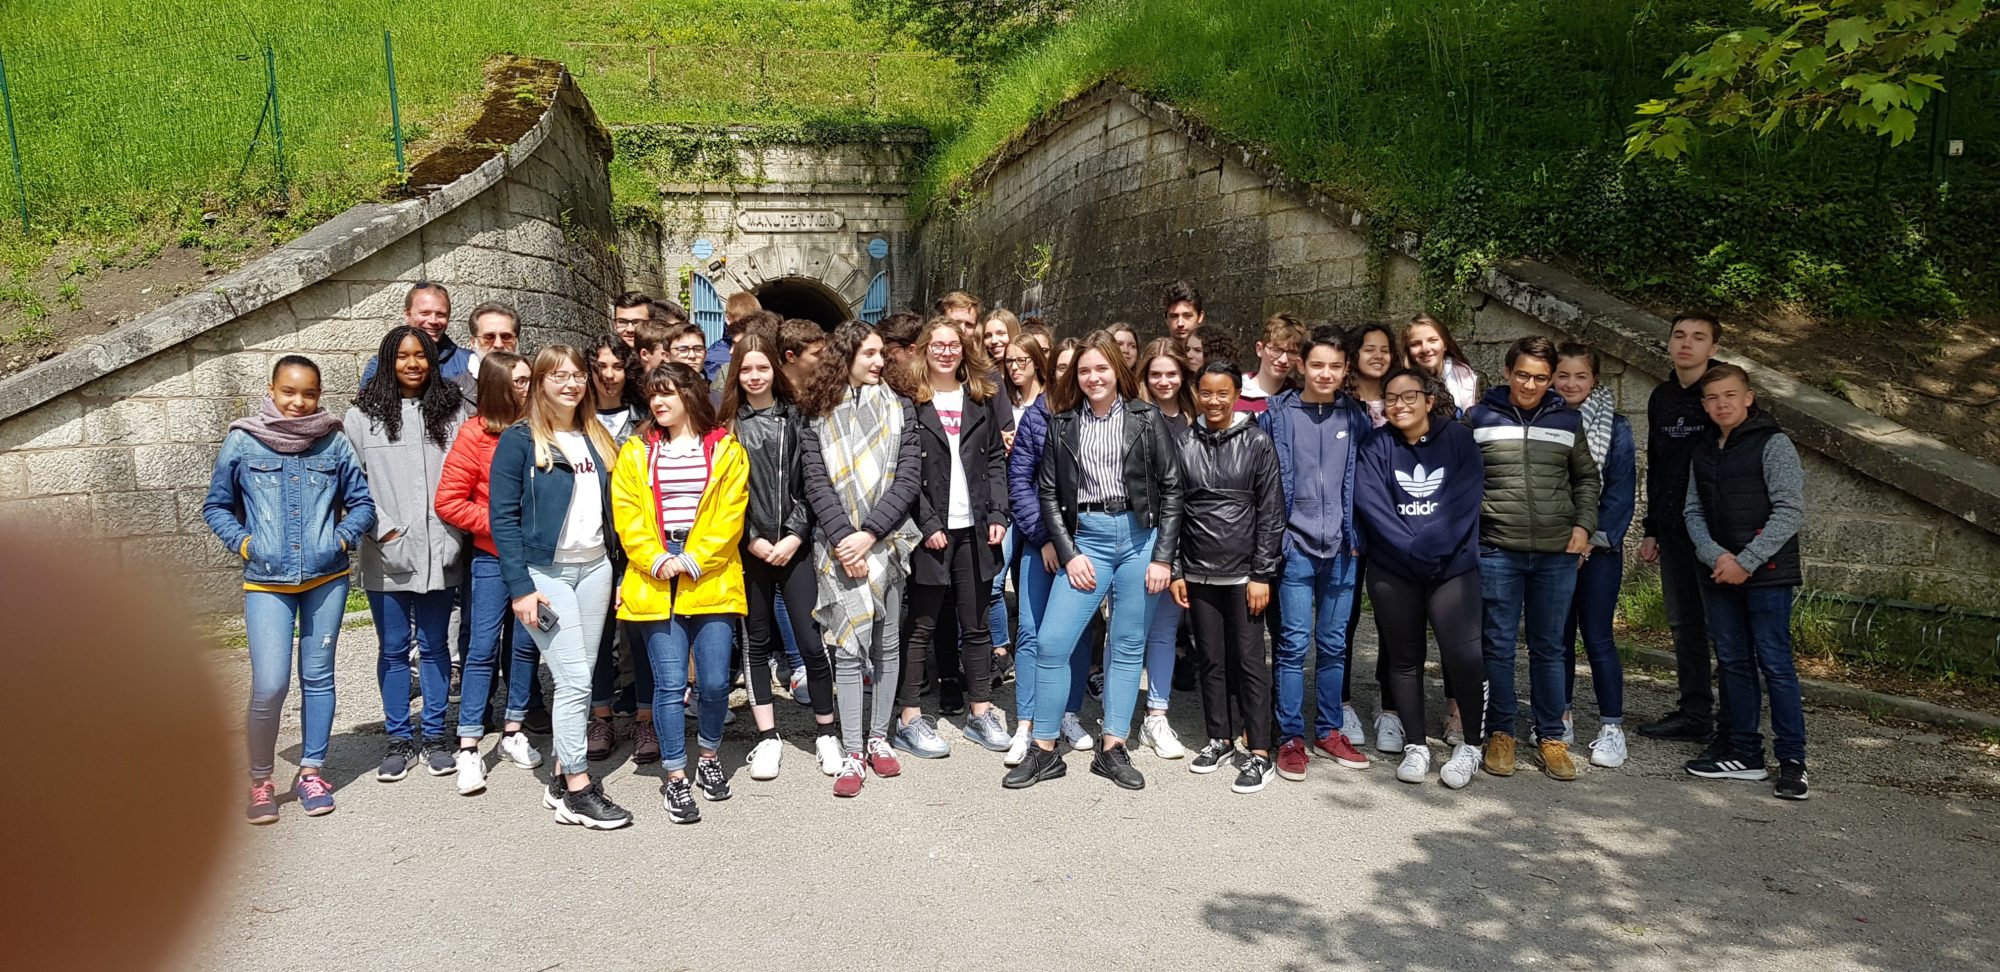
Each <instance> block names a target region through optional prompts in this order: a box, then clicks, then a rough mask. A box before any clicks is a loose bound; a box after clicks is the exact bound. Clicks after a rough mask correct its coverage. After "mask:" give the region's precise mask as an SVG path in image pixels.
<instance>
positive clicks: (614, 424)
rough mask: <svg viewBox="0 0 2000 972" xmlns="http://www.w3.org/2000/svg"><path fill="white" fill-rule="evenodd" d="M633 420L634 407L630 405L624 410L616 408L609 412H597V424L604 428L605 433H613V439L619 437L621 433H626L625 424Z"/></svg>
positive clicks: (599, 410) (600, 410)
mask: <svg viewBox="0 0 2000 972" xmlns="http://www.w3.org/2000/svg"><path fill="white" fill-rule="evenodd" d="M631 418H632V406H630V405H627V406H625V407H623V408H614V409H612V410H610V411H608V412H607V411H605V410H603V409H598V410H597V424H599V425H602V426H604V431H606V432H609V433H611V437H612V438H614V439H615V438H617V437H618V433H619V432H621V431H624V429H625V423H626V422H627V421H629V420H630V419H631Z"/></svg>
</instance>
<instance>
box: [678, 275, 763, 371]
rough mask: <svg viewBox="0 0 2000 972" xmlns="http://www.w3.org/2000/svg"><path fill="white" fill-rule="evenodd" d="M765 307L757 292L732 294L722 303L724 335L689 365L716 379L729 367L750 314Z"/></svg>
mask: <svg viewBox="0 0 2000 972" xmlns="http://www.w3.org/2000/svg"><path fill="white" fill-rule="evenodd" d="M763 309H764V305H763V304H762V303H759V302H758V300H757V295H756V294H753V293H751V292H749V291H747V290H739V291H737V292H735V293H733V294H730V295H729V300H728V301H727V302H726V303H724V304H723V305H722V320H723V329H722V336H721V337H719V338H716V339H715V343H714V344H711V345H709V346H708V352H707V353H706V354H705V355H704V356H703V357H702V359H701V360H700V361H699V362H697V363H696V364H694V365H690V366H689V367H692V368H697V369H698V370H700V372H701V375H702V377H703V378H706V379H708V380H709V381H714V380H715V376H717V375H719V374H722V369H724V368H727V367H729V356H730V355H731V354H733V353H735V351H736V339H737V338H739V337H742V336H743V329H744V327H746V326H747V325H748V324H749V321H750V315H752V314H755V313H757V312H758V311H761V310H763ZM675 360H679V359H678V358H676V359H675Z"/></svg>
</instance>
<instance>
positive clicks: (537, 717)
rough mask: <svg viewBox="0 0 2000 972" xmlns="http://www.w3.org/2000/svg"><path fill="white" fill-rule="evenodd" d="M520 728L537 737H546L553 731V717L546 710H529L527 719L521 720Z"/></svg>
mask: <svg viewBox="0 0 2000 972" xmlns="http://www.w3.org/2000/svg"><path fill="white" fill-rule="evenodd" d="M521 728H523V729H526V730H528V731H529V732H532V733H534V734H535V735H537V736H546V735H548V734H549V733H550V732H553V731H554V730H555V717H554V716H551V715H550V714H549V710H548V709H546V708H538V709H529V710H528V715H527V718H524V719H522V720H521Z"/></svg>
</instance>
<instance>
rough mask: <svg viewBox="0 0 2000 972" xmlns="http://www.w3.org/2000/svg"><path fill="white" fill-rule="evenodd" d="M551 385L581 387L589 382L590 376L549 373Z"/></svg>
mask: <svg viewBox="0 0 2000 972" xmlns="http://www.w3.org/2000/svg"><path fill="white" fill-rule="evenodd" d="M548 380H549V384H552V385H581V384H585V383H587V382H589V381H590V376H589V375H585V374H581V373H578V372H575V371H551V372H549V374H548Z"/></svg>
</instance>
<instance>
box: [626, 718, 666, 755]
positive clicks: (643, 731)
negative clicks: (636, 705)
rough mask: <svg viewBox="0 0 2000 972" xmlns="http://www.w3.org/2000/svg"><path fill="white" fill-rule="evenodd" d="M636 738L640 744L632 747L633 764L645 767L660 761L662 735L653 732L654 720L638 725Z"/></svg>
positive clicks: (647, 720)
mask: <svg viewBox="0 0 2000 972" xmlns="http://www.w3.org/2000/svg"><path fill="white" fill-rule="evenodd" d="M636 730H637V731H636V732H635V733H634V738H636V739H638V743H637V744H635V745H634V746H633V747H632V762H634V763H638V764H639V765H641V766H645V765H648V764H651V763H657V762H659V761H660V734H659V733H657V732H654V731H653V720H651V719H646V720H644V721H641V722H639V723H638V725H637V727H636Z"/></svg>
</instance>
